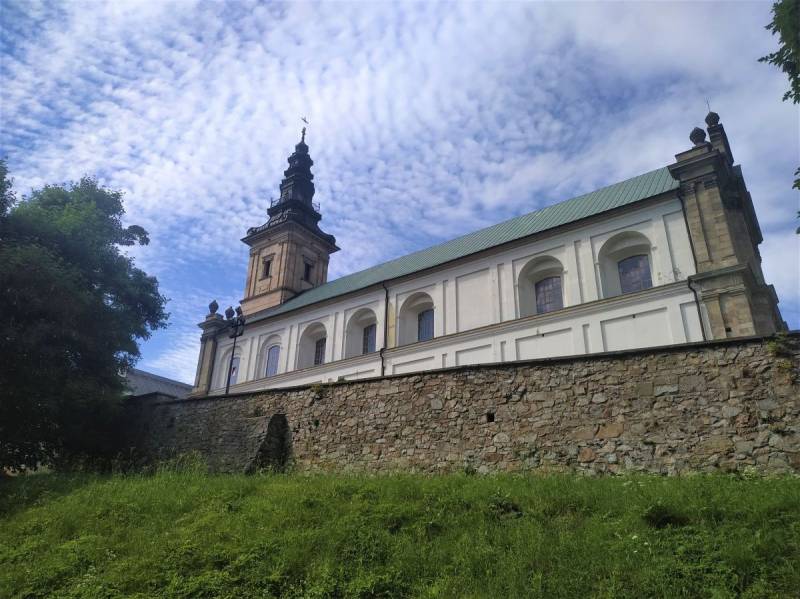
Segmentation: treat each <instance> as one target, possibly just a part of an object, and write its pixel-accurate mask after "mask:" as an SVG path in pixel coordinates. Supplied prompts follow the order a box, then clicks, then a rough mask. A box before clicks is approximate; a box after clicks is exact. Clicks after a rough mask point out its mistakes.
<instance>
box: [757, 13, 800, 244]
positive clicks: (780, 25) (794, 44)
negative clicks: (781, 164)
mask: <svg viewBox="0 0 800 599" xmlns="http://www.w3.org/2000/svg"><path fill="white" fill-rule="evenodd" d="M766 28H767V29H768V30H769V31H771V32H772V35H775V34H778V50H777V51H775V52H772V53H770V54H767V55H766V56H762V57H761V58H759V59H758V61H759V62H768V63H769V64H774V65H775V66H776V67H778V68H779V69H781V70H782V71H783V72H784V73H786V76H787V77H788V78H789V89H788V91H787V92H786V93H785V94H783V100H784V102H785V101H786V100H791V101H792V102H793V103H794V104H798V103H800V0H780V1H779V2H776V3H775V4H773V5H772V22H771V23H770V24H769V25H767V26H766ZM794 176H795V180H794V184H793V185H792V188H793V189H800V167H798V169H797V170H796V171H795V172H794ZM798 232H799V233H800V229H798Z"/></svg>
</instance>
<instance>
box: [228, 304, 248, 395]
mask: <svg viewBox="0 0 800 599" xmlns="http://www.w3.org/2000/svg"><path fill="white" fill-rule="evenodd" d="M225 322H227V324H228V327H230V329H231V333H230V337H231V338H232V339H233V349H232V350H231V359H230V362H228V377H227V379H226V380H225V395H227V394H228V391H229V390H230V388H231V374H233V357H234V355H235V354H236V339H238V338H239V337H241V336H242V334H243V333H244V314H242V307H241V306H237V308H236V310H235V311H234V309H233V308H232V307H230V306H228V309H227V310H225Z"/></svg>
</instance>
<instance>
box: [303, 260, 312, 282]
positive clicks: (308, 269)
mask: <svg viewBox="0 0 800 599" xmlns="http://www.w3.org/2000/svg"><path fill="white" fill-rule="evenodd" d="M312 272H314V265H313V264H311V263H310V262H304V263H303V280H304V281H308V282H309V283H310V282H311V273H312Z"/></svg>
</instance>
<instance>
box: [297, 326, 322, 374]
mask: <svg viewBox="0 0 800 599" xmlns="http://www.w3.org/2000/svg"><path fill="white" fill-rule="evenodd" d="M327 337H328V331H327V330H326V329H325V325H324V324H322V323H321V322H315V323H314V324H310V325H308V326H307V327H306V328H305V329H303V334H302V335H301V336H300V343H299V344H298V348H297V368H310V367H311V366H319V365H320V364H324V363H325V355H326V354H325V352H326V350H327ZM320 358H321V359H320Z"/></svg>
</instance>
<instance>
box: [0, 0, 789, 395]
mask: <svg viewBox="0 0 800 599" xmlns="http://www.w3.org/2000/svg"><path fill="white" fill-rule="evenodd" d="M769 6H770V5H769V3H757V4H742V3H730V4H719V3H715V4H707V3H703V4H700V3H698V4H665V3H657V4H653V3H638V4H617V3H606V4H584V3H580V4H577V3H576V4H569V3H563V4H550V3H548V4H538V3H528V4H525V3H514V4H511V3H503V4H497V3H487V4H473V3H469V4H467V3H464V4H439V3H433V2H431V3H397V4H389V3H360V2H359V3H353V4H347V3H340V2H339V3H323V4H306V3H290V4H277V3H270V4H262V3H251V2H238V1H237V2H228V3H222V2H219V3H218V2H191V1H189V0H182V1H180V2H168V1H158V2H153V1H147V2H126V1H115V2H109V3H100V2H88V3H81V2H69V3H61V4H50V3H46V2H44V3H41V2H30V1H25V2H20V3H14V2H10V1H9V0H5V1H4V2H3V10H2V12H0V19H2V36H1V37H0V51H1V52H2V66H0V73H1V74H2V77H3V81H4V85H3V86H1V87H0V94H1V95H0V99H2V151H3V154H4V155H6V156H8V158H9V163H10V167H11V170H12V173H13V174H14V176H15V178H16V181H15V185H16V187H17V189H18V190H19V191H20V192H22V193H25V192H27V191H29V190H30V189H31V188H36V187H39V186H41V185H43V184H45V183H49V182H61V181H68V180H74V179H77V178H79V177H80V176H82V175H84V174H91V175H96V176H97V177H98V178H99V179H100V181H101V182H103V183H104V184H106V185H108V186H111V187H114V188H119V189H122V190H124V191H125V194H126V195H125V198H126V208H127V211H128V219H129V221H130V222H132V223H137V224H141V225H143V226H145V227H146V228H147V229H148V231H149V232H150V234H151V239H152V242H151V244H150V246H148V247H146V248H140V249H137V250H136V251H135V257H136V259H137V261H138V263H139V264H140V265H141V266H142V267H143V268H145V269H146V270H147V271H148V272H151V273H153V274H155V275H156V276H158V278H159V280H160V281H161V284H162V288H163V290H164V292H165V294H166V295H167V296H168V297H170V299H171V302H170V311H171V313H172V326H171V327H170V328H169V329H168V330H167V331H164V332H160V333H158V334H157V335H156V336H155V337H154V338H153V339H152V340H151V341H149V342H148V343H147V344H145V346H144V348H143V355H144V359H143V361H142V367H144V368H147V369H150V370H153V371H156V372H159V373H161V374H164V375H167V376H173V377H177V378H180V379H183V380H187V381H190V380H191V379H192V378H193V373H194V368H195V360H196V356H197V350H198V332H199V331H198V329H196V328H195V323H196V322H197V321H198V320H199V319H200V318H202V316H203V314H204V313H205V306H206V304H207V303H208V301H209V300H211V299H212V298H215V297H216V298H218V299H219V300H220V304H222V305H223V306H225V305H227V304H234V303H236V302H237V300H238V299H239V298H240V297H241V291H242V287H243V284H244V276H245V268H246V262H247V260H246V247H245V246H244V245H243V244H241V243H240V241H239V239H240V238H241V236H242V235H243V234H244V232H245V230H246V229H247V227H249V226H252V225H257V224H261V223H262V222H264V220H265V218H266V214H265V211H266V207H267V203H268V201H269V198H270V197H271V196H274V195H276V193H277V186H278V183H279V181H280V178H281V175H282V171H283V168H284V167H285V159H286V156H287V155H288V153H289V152H290V151H291V149H292V147H293V145H294V144H295V143H296V142H297V137H298V134H299V127H300V125H301V123H300V121H299V117H300V116H301V115H306V116H308V118H309V119H310V121H311V127H310V130H309V135H308V141H309V145H310V146H311V152H312V156H313V158H314V160H315V162H316V166H315V173H316V181H317V196H316V199H317V200H319V201H320V203H321V204H322V212H323V216H324V219H323V225H324V227H325V229H326V230H328V231H330V232H331V233H333V234H335V235H336V237H337V239H338V242H339V245H340V246H341V247H342V248H343V250H342V251H341V252H340V253H338V254H335V255H334V257H333V259H332V263H331V274H332V276H340V275H342V274H346V273H348V272H352V271H354V270H358V269H361V268H365V267H368V266H370V265H372V264H375V263H377V262H379V261H383V260H386V259H390V258H393V257H396V256H398V255H401V254H403V253H406V252H409V251H413V250H415V249H420V248H422V247H425V246H427V245H430V244H433V243H436V242H439V241H443V240H445V239H448V238H451V237H453V236H456V235H459V234H461V233H465V232H468V231H471V230H474V229H476V228H479V227H482V226H486V225H489V224H492V223H495V222H498V221H500V220H503V219H506V218H510V217H512V216H515V215H518V214H522V213H524V212H528V211H531V210H534V209H536V208H539V207H542V206H545V205H547V204H550V203H553V202H555V201H559V200H562V199H566V198H568V197H571V196H573V195H575V194H578V193H582V192H585V191H589V190H591V189H594V188H597V187H599V186H602V185H605V184H609V183H612V182H615V181H618V180H620V179H623V178H626V177H629V176H633V175H636V174H638V173H641V172H644V171H646V170H650V169H653V168H657V167H659V166H663V165H664V164H667V163H668V162H670V161H671V160H672V157H673V155H674V154H675V153H677V152H678V151H680V150H682V149H685V148H687V147H688V145H689V142H688V139H687V135H688V132H689V131H690V129H691V128H692V127H693V126H695V125H697V124H702V118H703V116H704V114H705V99H706V98H710V100H711V103H712V107H713V108H714V110H716V111H717V112H719V113H720V114H721V115H722V120H723V123H725V125H726V128H727V130H728V133H729V136H730V137H731V141H732V144H733V149H734V154H735V157H736V159H737V161H738V162H740V163H741V164H742V165H743V168H744V171H745V176H746V177H747V180H748V184H749V187H750V190H751V192H752V194H753V197H754V200H755V203H756V208H757V211H758V215H759V218H760V220H761V225H762V229H763V232H764V237H765V242H764V244H763V245H762V255H763V257H764V267H765V270H766V274H767V277H768V280H769V281H770V282H773V283H774V284H775V285H776V287H777V289H778V294H779V297H780V299H781V308H782V310H783V314H784V317H785V318H786V319H787V321H788V322H789V324H790V325H791V326H792V327H794V328H797V327H798V326H800V265H798V259H799V258H798V256H800V251H799V248H798V238H797V236H795V235H794V228H795V227H796V224H795V222H794V215H795V214H796V211H797V208H798V206H797V203H798V199H797V195H796V194H794V193H793V192H792V191H791V180H792V172H793V170H794V167H795V166H796V163H797V162H798V159H800V158H799V157H798V156H799V154H800V152H798V114H797V111H796V108H795V107H792V106H791V105H789V104H786V103H781V101H780V98H781V95H782V93H783V91H784V89H785V87H786V81H785V80H784V78H783V76H782V75H781V74H780V73H778V72H777V71H775V70H774V69H773V68H771V67H768V66H766V65H763V64H759V63H757V62H756V61H757V59H758V57H759V56H763V55H764V54H766V53H767V52H769V51H770V50H771V49H772V48H773V47H774V44H775V40H774V39H773V38H771V36H770V35H769V33H768V32H766V31H765V30H764V28H763V25H764V24H766V23H767V22H769V20H770V15H769Z"/></svg>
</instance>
